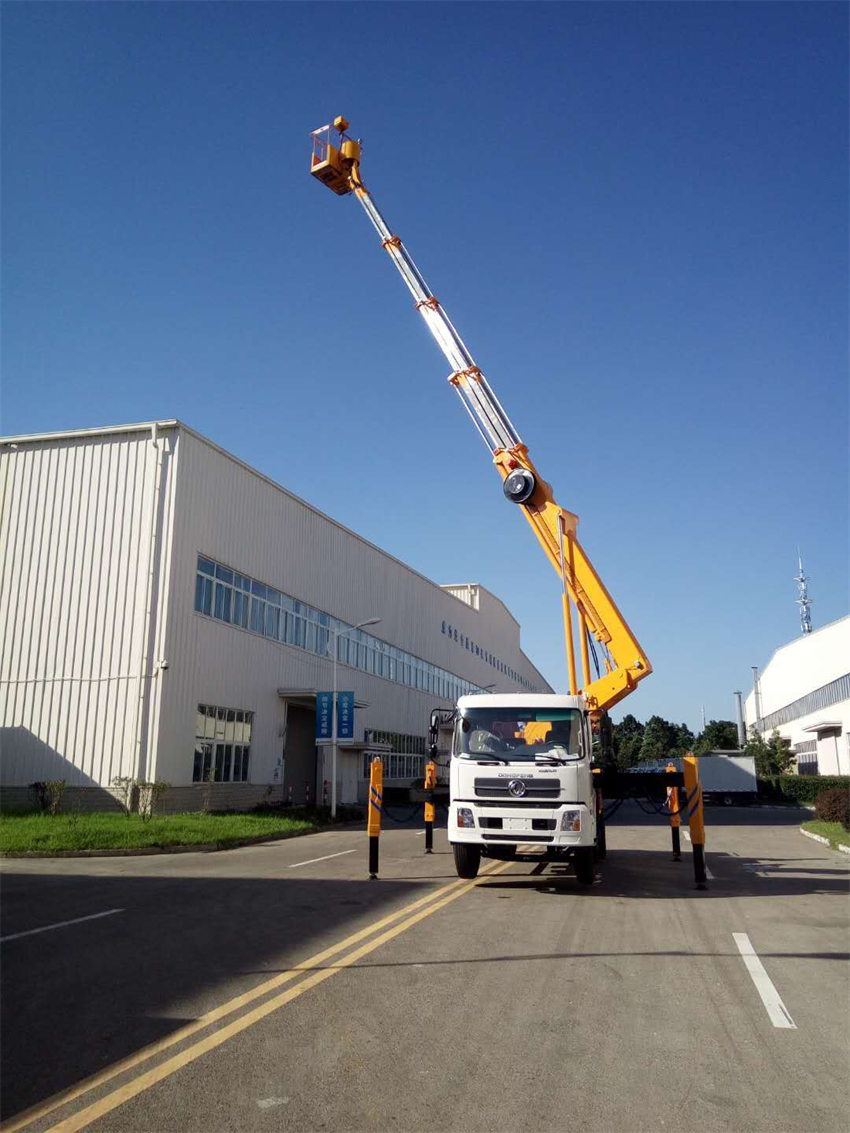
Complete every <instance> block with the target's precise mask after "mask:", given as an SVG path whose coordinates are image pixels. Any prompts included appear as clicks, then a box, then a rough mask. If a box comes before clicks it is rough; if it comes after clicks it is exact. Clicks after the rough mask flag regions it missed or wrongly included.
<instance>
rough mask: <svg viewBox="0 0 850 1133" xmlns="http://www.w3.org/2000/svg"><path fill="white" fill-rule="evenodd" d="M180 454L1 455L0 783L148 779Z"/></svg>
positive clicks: (105, 447)
mask: <svg viewBox="0 0 850 1133" xmlns="http://www.w3.org/2000/svg"><path fill="white" fill-rule="evenodd" d="M172 451H173V432H172V433H171V434H160V435H159V437H158V438H157V439H156V440H154V439H153V437H152V433H151V430H149V429H148V430H146V431H144V432H139V431H136V432H131V431H128V432H126V433H124V432H121V433H112V434H108V435H95V436H79V437H71V438H50V439H44V440H40V441H36V442H26V443H20V444H18V445H10V444H4V445H3V447H2V452H0V490H1V491H2V500H0V508H2V510H1V511H0V548H2V562H0V586H2V592H0V624H2V627H3V628H2V633H3V638H2V642H0V727H1V728H2V749H3V750H2V755H3V770H2V781H3V783H5V784H25V783H30V782H32V781H34V780H37V779H65V780H66V782H68V783H69V784H70V785H75V786H89V785H93V784H99V785H102V786H108V785H109V784H110V783H111V781H112V779H113V778H114V777H115V776H118V775H124V774H127V775H134V776H140V777H146V776H147V775H148V774H149V773H150V768H149V766H148V762H147V755H146V749H147V744H148V742H149V740H150V726H149V725H150V720H149V716H148V712H147V708H148V704H149V700H150V693H151V691H152V690H155V686H156V680H157V678H156V676H155V675H154V674H155V673H156V659H157V657H158V654H157V641H156V627H157V625H158V624H159V622H158V615H159V612H160V606H161V604H162V593H161V581H162V580H161V569H160V568H161V563H162V551H163V548H167V545H168V540H167V539H165V538H164V537H163V536H164V534H165V533H167V529H168V527H169V526H170V523H171V515H172V511H171V508H172V501H173V495H172V477H171V474H170V473H171V469H170V464H171V454H172ZM149 626H153V629H154V632H153V634H151V633H149V632H148V627H149Z"/></svg>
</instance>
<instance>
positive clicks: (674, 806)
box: [667, 763, 682, 862]
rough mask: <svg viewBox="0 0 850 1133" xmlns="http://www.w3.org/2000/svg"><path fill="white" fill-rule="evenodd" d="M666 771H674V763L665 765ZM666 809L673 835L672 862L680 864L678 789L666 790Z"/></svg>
mask: <svg viewBox="0 0 850 1133" xmlns="http://www.w3.org/2000/svg"><path fill="white" fill-rule="evenodd" d="M667 770H668V771H675V770H676V765H675V763H668V764H667ZM667 809H668V810H669V811H670V829H671V831H672V833H673V861H674V862H680V861H681V860H682V848H681V844H680V842H679V827H680V826H681V825H682V819H681V817H680V815H679V788H678V787H668V788H667Z"/></svg>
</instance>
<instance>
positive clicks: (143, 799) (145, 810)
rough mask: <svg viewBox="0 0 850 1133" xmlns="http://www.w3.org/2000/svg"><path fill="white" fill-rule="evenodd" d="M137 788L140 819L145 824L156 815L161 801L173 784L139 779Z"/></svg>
mask: <svg viewBox="0 0 850 1133" xmlns="http://www.w3.org/2000/svg"><path fill="white" fill-rule="evenodd" d="M136 787H138V790H139V817H140V818H141V819H142V821H143V822H145V821H147V820H148V819H150V818H153V816H154V814H156V809H157V806H158V805H159V801H160V799H161V798H162V796H163V795H164V794H165V792H166V791H167V790H168V789H169V788H170V787H171V784H170V783H166V782H165V781H164V780H159V779H158V780H157V781H156V782H147V781H146V780H145V779H137V780H136Z"/></svg>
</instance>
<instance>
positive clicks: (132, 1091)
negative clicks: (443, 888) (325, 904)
mask: <svg viewBox="0 0 850 1133" xmlns="http://www.w3.org/2000/svg"><path fill="white" fill-rule="evenodd" d="M511 865H513V862H503V863H502V864H501V865H498V866H496V867H495V868H494V869H492V870H490V871H489V872H488V876H489V877H492V876H493V875H494V874H497V873H502V871H503V870H506V869H508V868H509V867H510V866H511ZM454 884H456V883H454ZM477 884H478V882H477V881H470V882H468V883H467V884H466V885H463V886H462V887H461V888H460V889H455V891H454V892H453V893H449V894H448V895H447V896H445V897H443V898H442V900H440V901H437V902H435V903H433V904H430V905H428V907H427V908H425V909H422V910H420V912H418V913H414V914H413V916H411V917H408V918H407V919H406V920H404V921H402V922H401V924H397V925H395V926H394V927H393V928H390V929H387V931H386V932H382V933H381V935H380V936H378V937H376V938H375V939H374V940H370V941H368V943H366V944H363V945H361V947H360V948H356V949H355V950H354V951H353V952H349V953H348V955H347V956H344V957H343V958H342V959H341V960H340V961H338V963H336V964H335V965H334V966H333V967H331V968H321V969H320V970H319V971H318V972H316V973H315V975H312V976H308V977H307V979H305V980H302V981H301V983H299V984H296V986H295V987H292V988H290V989H289V990H288V991H284V992H282V993H281V994H280V995H276V996H275V997H274V998H273V999H270V1000H268V1001H267V1002H266V1003H263V1004H261V1005H260V1006H259V1007H255V1008H254V1010H253V1011H249V1012H248V1013H247V1014H246V1015H243V1016H241V1018H239V1019H235V1020H234V1021H233V1022H232V1023H228V1025H227V1026H226V1027H222V1028H221V1029H220V1030H218V1031H214V1032H213V1033H212V1034H211V1035H207V1036H206V1037H205V1038H203V1039H201V1040H200V1041H199V1042H197V1043H194V1044H193V1045H192V1046H189V1047H186V1049H185V1050H181V1051H180V1052H179V1053H178V1054H175V1055H173V1056H172V1057H171V1058H168V1059H166V1061H165V1062H161V1063H160V1064H159V1066H155V1067H154V1068H153V1069H152V1070H148V1071H147V1072H146V1073H144V1074H140V1075H139V1076H138V1077H137V1078H134V1079H133V1080H132V1081H130V1082H127V1083H126V1084H125V1085H124V1086H119V1087H118V1089H117V1090H113V1091H112V1093H111V1094H106V1096H105V1097H102V1098H101V1099H100V1100H99V1101H96V1102H92V1104H91V1105H89V1106H86V1107H85V1109H81V1110H79V1111H78V1112H77V1113H75V1114H73V1115H72V1116H71V1117H68V1118H66V1119H65V1120H64V1121H60V1122H59V1124H58V1125H53V1126H51V1128H50V1129H49V1130H48V1131H47V1133H78V1131H79V1130H81V1129H85V1128H87V1127H88V1126H89V1125H91V1124H92V1122H94V1121H98V1120H99V1119H100V1118H101V1117H104V1116H105V1115H106V1114H107V1113H111V1112H112V1110H113V1109H117V1108H118V1107H119V1106H121V1105H124V1103H125V1102H128V1101H130V1100H131V1099H132V1098H134V1097H136V1096H137V1095H138V1094H141V1093H144V1091H145V1090H148V1089H150V1087H151V1086H155V1085H156V1084H157V1083H158V1082H161V1081H162V1080H163V1079H164V1078H169V1077H170V1076H171V1075H172V1074H174V1073H176V1072H177V1071H178V1070H181V1069H182V1068H183V1067H184V1066H188V1065H189V1063H191V1062H194V1061H195V1060H196V1059H198V1058H201V1057H202V1056H203V1055H205V1054H208V1053H209V1052H210V1051H211V1050H215V1048H216V1047H218V1046H221V1045H222V1043H226V1042H227V1041H228V1039H232V1038H233V1037H234V1035H238V1034H240V1032H242V1031H246V1030H247V1029H248V1028H249V1027H253V1026H254V1024H255V1023H259V1022H260V1020H261V1019H265V1017H266V1016H267V1015H271V1014H272V1012H274V1011H277V1010H279V1009H280V1008H281V1007H284V1006H285V1005H286V1004H287V1003H291V1002H292V1001H293V999H297V998H298V997H299V996H300V995H303V994H304V992H305V991H309V990H310V989H311V988H314V987H317V986H318V984H320V983H323V982H324V981H325V980H328V979H330V978H331V976H334V975H336V974H337V973H338V972H341V971H344V970H345V969H346V968H350V967H351V965H352V964H356V963H357V961H358V960H360V959H362V957H364V956H368V955H369V953H370V952H374V951H375V949H376V948H380V947H381V945H382V944H386V943H387V942H388V941H390V940H392V939H393V938H394V937H396V936H399V935H400V934H401V933H403V932H406V931H407V929H409V928H412V927H413V926H414V925H415V924H418V923H419V922H420V921H423V920H424V919H425V918H426V917H430V916H431V914H432V913H436V912H437V910H438V909H442V908H443V907H444V906H445V905H448V904H450V903H451V902H452V901H456V900H457V899H458V897H462V896H463V895H464V894H465V893H468V892H469V891H470V890H471V889H474V888H475V887H476V885H477ZM447 888H450V887H448V886H447Z"/></svg>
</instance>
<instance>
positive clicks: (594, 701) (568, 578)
mask: <svg viewBox="0 0 850 1133" xmlns="http://www.w3.org/2000/svg"><path fill="white" fill-rule="evenodd" d="M348 125H349V124H348V122H347V121H346V120H345V119H344V118H335V119H334V121H333V124H332V125H328V126H322V127H321V128H320V129H318V130H314V131H313V133H312V134H311V138H312V141H313V154H312V159H311V164H310V172H311V173H312V174H313V176H314V177H316V178H318V180H320V181H321V182H322V183H323V184H325V185H327V187H328V188H329V189H331V190H332V191H333V192H334V193H336V194H337V195H338V196H347V195H348V194H350V193H353V194H354V195H355V196H356V197H357V199H358V200H359V201H360V203H361V205H362V206H363V208H364V210H365V212H366V215H367V216H368V217H369V219H370V220H371V222H372V224H373V225H374V227H375V229H376V231H377V233H378V235H379V236H380V238H381V244H382V247H384V248H385V249H386V250H387V252H388V253H389V255H390V256H391V258H392V260H393V263H394V264H395V266H396V267H397V268H398V271H399V274H400V275H401V277H402V279H403V280H404V282H405V284H406V285H407V288H408V290H409V291H410V293H411V295H412V296H413V299H414V303H415V306H416V308H417V310H418V311H419V313H420V314H421V315H422V317H423V319H424V320H425V323H426V325H427V327H428V329H429V330H430V331H431V334H432V335H433V336H434V338H435V339H436V341H437V345H438V346H439V347H440V349H441V350H442V352H443V354H444V355H445V356H446V359H447V361H448V363H449V366H450V367H451V373H450V374H449V379H448V380H449V382H450V383H451V385H452V386H454V388H455V391H456V392H457V394H458V396H459V397H460V399H461V402H462V403H463V406H464V408H465V409H466V411H467V413H468V414H469V416H470V417H471V418H472V422H473V424H474V425H475V427H476V429H477V430H478V432H479V434H480V436H481V438H482V440H483V441H484V443H485V444H486V445H487V447H488V448H489V450H490V452H491V454H492V457H493V462H494V464H495V465H496V469H497V470H498V472H499V475H500V476H501V477H502V481H503V491H504V493H505V495H506V497H507V498H508V499H509V500H511V501H512V502H513V503H515V504H517V505H518V506H519V507H520V508H521V510H522V512H523V514H524V516H525V518H526V519H527V520H528V522H529V524H530V525H531V528H532V530H533V531H534V534H535V535H536V536H537V538H538V540H539V542H540V544H541V546H542V547H543V550H544V551H545V552H546V556H547V557H548V559H549V561H550V562H551V563H552V565H553V567H554V568H555V570H556V571H557V573H558V576H559V578H560V579H561V583H562V587H563V598H562V612H563V618H564V635H565V640H566V649H567V667H568V672H569V680H570V692H571V693H576V692H577V691H578V679H577V675H576V663H575V648H574V644H573V629H572V613H571V608H570V602H572V603H573V604H574V605H575V607H576V610H577V612H578V622H579V640H580V643H581V656H582V670H583V692H584V695H585V697H586V698H587V700H588V702H589V704H590V707H591V708H592V709H594V710H596V711H598V712H603V711H607V710H608V709H609V708H611V707H613V705H615V704H616V703H617V702H618V701H620V700H622V699H623V697H625V696H628V694H629V693H630V692H632V691H633V690H634V688H635V687H636V685H637V683H638V681H641V680H643V678H644V677H646V676H648V675H649V674H650V673H651V672H652V666H651V665H650V663H649V660H648V658H647V657H646V655H645V654H644V652H643V650H642V649H641V647H640V645H639V644H638V641H637V639H636V638H635V637H634V635H633V634H632V631H631V630H630V629H629V627H628V624H627V623H626V620H625V618H624V617H623V615H622V614H621V613H620V611H619V610H618V608H617V605H616V603H615V602H614V599H613V598H612V597H611V595H610V594H609V593H608V591H607V589H606V588H605V585H604V584H603V582H602V580H601V579H600V577H599V575H598V574H597V573H596V571H595V569H594V568H593V566H592V564H591V562H590V560H589V559H588V558H587V555H586V554H585V553H584V550H583V549H582V547H581V544H580V543H579V541H578V539H577V537H576V525H577V523H578V516H577V515H575V514H574V513H573V512H571V511H567V510H566V509H565V508H562V507H560V506H559V505H558V504H557V503H556V502H555V500H554V498H553V495H552V489H551V487H550V486H549V484H547V483H546V481H545V480H543V479H542V477H541V476H540V474H539V473H538V471H537V469H536V468H535V466H534V464H533V463H532V460H531V458H530V456H529V455H528V448H527V447H526V445H524V444H523V442H522V438H521V437H520V435H519V433H518V432H517V430H516V429H515V428H514V425H513V423H512V422H511V419H510V418H509V417H508V415H507V413H506V412H505V410H504V408H503V407H502V404H501V402H500V401H499V399H498V398H497V397H496V395H495V393H494V392H493V390H492V388H491V387H490V384H489V382H488V381H487V379H486V378H485V377H484V375H483V374H482V372H481V370H480V368H479V367H478V366H477V365H476V363H475V359H474V358H473V356H472V354H471V353H470V351H469V349H468V347H467V346H466V343H465V342H464V341H463V339H462V338H461V336H460V334H459V333H458V331H457V330H456V329H455V327H454V325H453V323H452V321H451V319H450V318H449V316H448V315H447V314H446V312H445V310H444V309H443V307H442V305H441V303H440V302H439V300H438V299H437V297H436V296H435V295H433V294H432V292H431V290H430V288H429V287H428V284H427V283H426V282H425V279H424V277H423V276H422V273H421V272H420V271H419V269H418V268H417V266H416V264H415V263H414V262H413V258H412V257H411V255H410V253H409V252H408V250H407V249H406V248H405V246H404V244H403V243H402V241H401V240H400V239H399V237H398V236H396V235H394V234H393V232H392V231H391V229H390V228H389V226H388V225H387V222H386V221H385V220H384V218H383V216H382V215H381V212H380V210H379V209H378V206H377V205H376V204H375V202H374V200H373V198H372V195H371V193H370V192H369V190H368V189H367V188H366V186H365V185H364V184H363V180H362V178H361V176H360V153H361V145H360V142H359V141H357V140H355V139H354V138H351V137H349V136H348V134H347V133H346V131H347V130H348ZM590 634H592V635H593V638H595V640H596V641H597V642H598V643H599V644H600V646H601V647H602V655H603V662H604V665H605V672H604V673H603V674H602V675H597V678H596V679H595V680H593V681H591V680H590V671H589V652H588V642H589V635H590ZM594 653H595V651H594Z"/></svg>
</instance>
